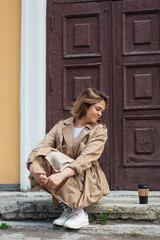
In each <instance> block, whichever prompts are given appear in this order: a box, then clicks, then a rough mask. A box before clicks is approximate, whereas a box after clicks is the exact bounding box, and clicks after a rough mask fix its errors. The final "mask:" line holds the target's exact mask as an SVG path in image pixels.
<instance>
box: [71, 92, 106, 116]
mask: <svg viewBox="0 0 160 240" xmlns="http://www.w3.org/2000/svg"><path fill="white" fill-rule="evenodd" d="M102 100H104V102H105V108H107V106H108V100H109V97H108V96H107V95H106V94H105V93H103V92H101V91H99V90H97V89H94V88H87V89H85V90H84V91H83V92H82V93H81V94H80V95H79V97H78V98H77V100H76V101H75V102H74V105H73V108H72V110H71V114H72V116H73V117H75V118H78V119H81V118H82V117H83V116H85V115H86V111H87V109H88V108H89V107H90V106H91V105H93V104H95V103H98V102H101V101H102Z"/></svg>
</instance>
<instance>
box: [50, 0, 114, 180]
mask: <svg viewBox="0 0 160 240" xmlns="http://www.w3.org/2000/svg"><path fill="white" fill-rule="evenodd" d="M109 26H110V15H109V4H108V1H88V0H69V1H67V0H49V1H47V92H46V94H47V131H49V129H51V128H52V126H53V125H54V124H55V123H56V122H57V121H59V120H61V119H65V118H67V117H69V116H70V110H71V108H72V104H73V102H74V100H75V99H76V98H77V96H78V95H79V94H80V92H81V91H82V90H83V89H85V88H87V87H93V88H96V89H99V90H103V91H104V92H106V93H107V94H108V95H110V91H111V90H110V83H109V79H110V75H111V71H110V70H111V69H110V66H111V62H110V45H111V43H110V41H111V38H110V37H109V36H110V35H111V28H110V27H109ZM110 110H111V108H108V109H107V111H106V112H105V113H104V114H103V121H104V122H105V123H106V124H107V127H108V132H109V136H110V135H111V133H110V131H111V128H110V123H111V122H112V121H111V117H112V115H111V114H110ZM110 142H111V137H109V140H108V142H107V145H106V148H105V151H104V153H103V157H102V158H101V160H100V163H101V166H102V168H103V170H104V172H105V174H106V176H107V179H108V181H109V183H111V171H110V164H111V162H110V159H111V157H110V145H111V143H110Z"/></svg>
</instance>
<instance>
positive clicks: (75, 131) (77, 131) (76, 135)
mask: <svg viewBox="0 0 160 240" xmlns="http://www.w3.org/2000/svg"><path fill="white" fill-rule="evenodd" d="M83 128H84V127H81V128H74V140H76V138H77V137H78V135H79V134H80V132H81V131H82V129H83Z"/></svg>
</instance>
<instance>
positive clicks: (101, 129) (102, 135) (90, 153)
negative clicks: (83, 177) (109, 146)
mask: <svg viewBox="0 0 160 240" xmlns="http://www.w3.org/2000/svg"><path fill="white" fill-rule="evenodd" d="M107 137H108V135H107V128H106V126H105V125H102V124H99V125H98V127H97V129H96V132H95V133H94V135H93V137H92V138H91V139H90V140H89V142H88V144H87V145H86V147H85V148H84V149H83V151H82V152H81V154H80V156H78V157H77V158H76V160H75V161H74V162H72V163H71V164H70V167H71V168H72V169H74V170H75V171H76V173H79V174H81V173H82V172H83V171H84V170H86V169H88V168H90V167H91V166H92V163H93V162H95V161H98V159H99V158H100V156H101V154H102V152H103V150H104V145H105V143H106V140H107Z"/></svg>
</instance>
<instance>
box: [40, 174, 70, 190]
mask: <svg viewBox="0 0 160 240" xmlns="http://www.w3.org/2000/svg"><path fill="white" fill-rule="evenodd" d="M64 179H65V178H64V176H63V174H62V172H58V173H54V174H52V175H50V176H49V177H48V178H47V179H46V180H45V185H46V186H47V188H50V189H52V190H53V189H55V188H56V187H58V186H59V185H60V184H61V183H62V182H63V180H64Z"/></svg>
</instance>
